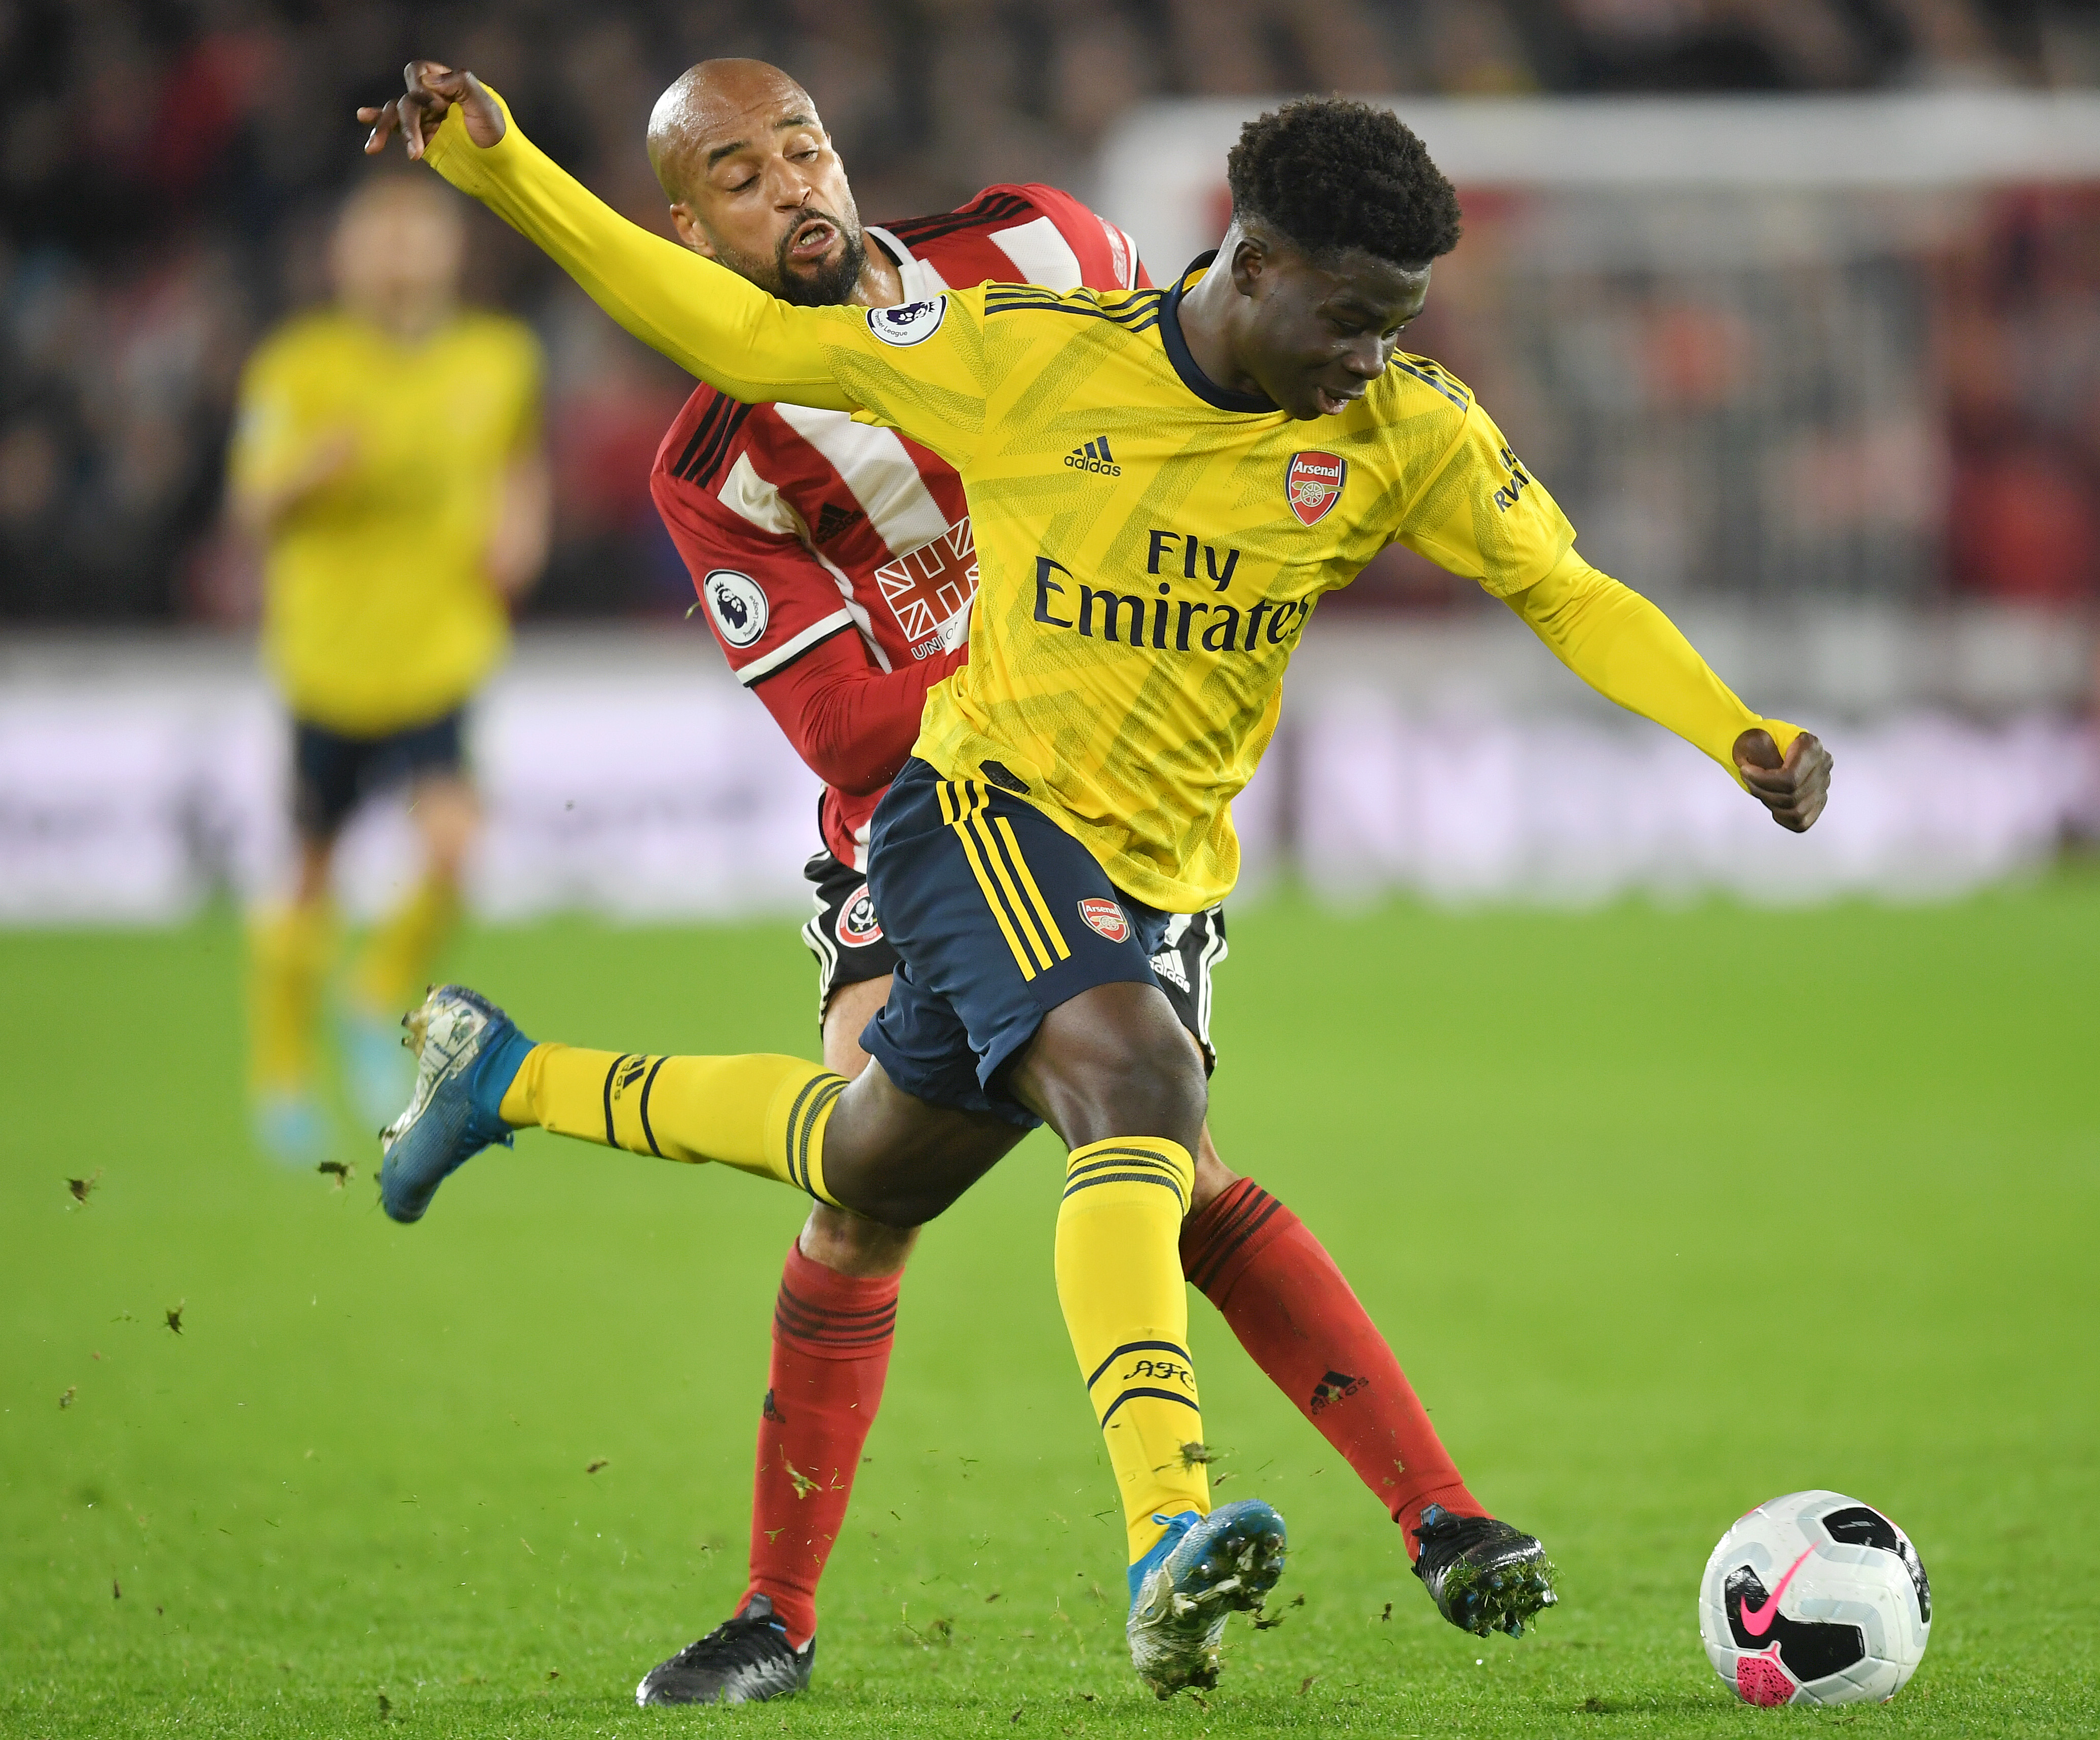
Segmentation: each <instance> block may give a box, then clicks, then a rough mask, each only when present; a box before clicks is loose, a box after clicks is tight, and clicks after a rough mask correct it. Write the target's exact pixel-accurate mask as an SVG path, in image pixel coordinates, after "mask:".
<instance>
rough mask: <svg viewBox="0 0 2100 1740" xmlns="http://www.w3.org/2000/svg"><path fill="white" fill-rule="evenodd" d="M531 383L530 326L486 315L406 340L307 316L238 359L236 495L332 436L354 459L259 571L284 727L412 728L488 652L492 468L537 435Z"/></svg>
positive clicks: (444, 703)
mask: <svg viewBox="0 0 2100 1740" xmlns="http://www.w3.org/2000/svg"><path fill="white" fill-rule="evenodd" d="M540 373H541V369H540V350H539V346H538V344H537V342H536V341H535V340H534V338H533V337H532V332H531V330H530V329H529V328H527V327H526V326H524V325H523V324H521V323H519V322H518V321H516V320H513V319H509V318H507V317H505V316H501V315H487V314H464V315H459V316H457V317H456V318H455V319H452V320H451V321H449V322H448V324H446V325H445V326H444V327H443V328H441V329H440V330H439V331H438V332H436V333H433V334H432V335H431V336H430V337H429V338H427V339H426V340H424V341H422V342H421V343H419V344H403V343H401V342H399V341H397V340H395V339H394V338H392V337H389V336H388V335H387V334H386V333H383V332H382V331H380V330H379V329H378V328H376V327H374V326H372V325H370V324H368V323H366V322H364V321H362V320H360V319H355V318H353V317H352V316H351V315H346V314H341V313H333V312H331V313H325V314H316V315H306V316H303V317H301V318H299V319H294V320H292V321H291V322H289V323H288V324H286V325H285V326H283V327H281V328H279V329H278V330H277V331H276V333H273V334H272V335H271V337H268V338H267V339H266V340H265V341H263V343H262V346H261V347H260V348H259V349H258V350H257V351H256V352H255V354H254V356H253V357H251V358H250V359H249V363H248V367H247V369H246V371H245V373H244V375H243V377H242V380H241V386H240V410H239V415H238V418H237V421H236V425H235V432H234V440H233V451H232V457H231V469H232V477H233V479H234V481H235V482H236V485H252V486H254V487H268V486H269V485H270V483H271V482H272V481H273V480H274V479H276V478H280V477H283V476H285V475H287V474H292V473H295V472H297V471H298V469H300V468H301V467H302V465H306V464H307V463H308V461H309V459H310V457H311V455H312V454H313V453H314V452H315V448H316V447H318V446H319V445H320V444H321V443H325V442H328V441H330V440H333V439H336V438H346V439H347V441H348V443H350V448H351V455H352V457H351V461H350V464H349V465H348V468H347V469H346V470H345V471H344V472H343V474H342V475H341V476H339V477H338V478H336V479H335V481H333V482H330V483H328V484H326V485H324V486H323V487H320V488H319V489H317V490H315V491H313V492H312V493H311V494H310V495H308V496H306V497H305V498H304V499H303V500H300V501H298V502H297V503H296V504H293V506H292V507H291V508H290V509H289V510H288V511H287V512H286V513H285V517H284V518H282V519H281V520H280V522H278V524H277V526H276V528H275V530H274V531H273V532H272V534H271V540H270V547H269V549H268V551H267V555H266V558H265V568H264V581H265V595H264V604H263V628H262V641H263V650H264V654H265V657H266V659H267V661H268V663H269V665H270V667H271V671H272V672H273V673H274V674H275V675H276V678H277V680H278V681H279V683H280V685H282V687H283V689H284V691H285V698H286V699H287V700H288V702H289V703H290V705H291V707H292V710H293V712H294V713H295V714H297V715H298V716H299V717H301V718H302V719H307V720H311V721H313V722H314V723H315V724H317V725H325V726H327V727H329V729H332V730H337V731H342V732H345V733H349V734H351V735H355V736H364V737H369V736H376V735H379V734H381V733H385V732H388V731H392V730H396V729H400V728H402V727H404V726H407V725H416V724H419V723H421V722H422V721H424V720H430V719H435V718H436V717H438V716H439V715H441V714H443V713H445V712H447V711H449V710H450V709H451V708H452V707H456V706H457V705H458V704H459V703H461V701H463V700H465V698H466V697H467V696H468V695H470V694H472V693H473V691H474V689H475V688H476V687H477V686H478V685H479V684H480V683H481V681H483V678H485V677H486V676H487V674H488V672H489V671H490V670H491V669H492V667H494V665H495V664H496V661H497V660H498V659H500V658H501V656H502V654H503V651H504V648H505V642H506V641H507V638H508V636H509V632H510V628H509V616H508V613H507V612H506V610H505V607H504V604H503V601H502V600H501V598H499V597H497V596H496V592H495V591H494V590H493V588H492V587H491V586H490V584H489V582H488V579H487V575H486V572H485V570H484V569H483V558H484V557H485V555H486V553H487V548H488V542H489V537H490V535H491V532H492V530H493V528H494V524H495V515H496V506H497V501H498V492H499V487H500V482H501V476H502V474H503V470H504V468H505V466H506V465H508V464H509V463H510V460H512V459H514V457H516V456H518V455H519V454H520V453H521V452H523V451H524V450H525V449H527V447H530V446H531V445H532V443H535V442H536V440H537V438H538V419H539V399H540ZM433 429H443V431H444V434H445V438H444V439H443V440H442V441H433V440H431V439H430V431H432V430H433Z"/></svg>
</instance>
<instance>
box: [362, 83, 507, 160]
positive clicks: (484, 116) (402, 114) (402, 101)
mask: <svg viewBox="0 0 2100 1740" xmlns="http://www.w3.org/2000/svg"><path fill="white" fill-rule="evenodd" d="M401 82H402V83H403V84H404V86H407V87H408V88H407V89H406V90H404V92H403V93H402V95H399V96H398V97H396V98H395V99H394V100H393V101H392V102H391V103H382V104H380V105H379V107H377V108H361V109H360V110H359V111H358V112H357V118H358V119H359V120H360V121H364V122H365V123H367V124H368V126H370V127H371V129H372V135H371V137H370V138H368V139H366V140H365V142H364V154H365V155H366V156H378V154H379V153H380V152H382V151H384V150H386V141H387V140H388V139H390V138H391V137H392V136H393V134H394V133H395V130H396V129H399V132H400V134H401V143H403V144H404V146H406V147H407V148H408V155H409V156H412V157H420V156H422V154H423V143H424V140H425V139H426V136H427V135H428V134H431V133H435V131H437V130H438V126H439V123H440V122H441V121H443V120H444V118H445V111H446V110H447V109H448V108H451V107H452V104H455V103H457V104H459V105H460V106H461V108H462V109H464V110H465V114H466V136H467V137H468V138H469V139H472V140H473V141H474V143H475V144H477V145H479V146H480V147H481V148H482V149H483V150H484V151H485V150H487V148H489V147H490V146H491V145H493V144H494V143H496V141H497V140H498V139H501V138H502V137H503V127H504V121H503V110H502V108H501V105H500V104H498V103H497V102H496V99H495V98H493V97H492V96H491V95H489V94H488V91H487V87H486V86H483V83H482V81H480V80H479V79H478V78H476V77H474V74H473V73H469V72H465V71H464V70H462V71H457V72H455V71H454V70H453V69H452V68H450V67H448V66H446V65H444V64H443V63H442V62H439V61H435V60H412V61H410V62H409V63H408V65H407V66H405V67H404V68H402V69H401Z"/></svg>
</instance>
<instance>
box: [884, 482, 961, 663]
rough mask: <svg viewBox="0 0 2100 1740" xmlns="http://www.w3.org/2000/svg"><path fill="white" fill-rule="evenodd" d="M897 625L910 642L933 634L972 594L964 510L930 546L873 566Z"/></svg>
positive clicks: (921, 547)
mask: <svg viewBox="0 0 2100 1740" xmlns="http://www.w3.org/2000/svg"><path fill="white" fill-rule="evenodd" d="M875 578H876V584H878V585H880V587H881V588H882V596H883V597H885V598H886V599H888V600H889V608H890V609H891V610H893V611H894V612H896V615H897V621H898V627H900V628H902V629H903V631H904V632H905V634H906V635H907V637H909V638H910V639H911V640H914V641H916V640H919V639H920V638H922V637H924V636H926V635H929V634H931V633H933V632H934V631H935V630H936V629H937V628H939V627H940V626H941V624H942V623H944V622H946V621H947V619H949V618H950V617H951V616H953V615H955V612H956V611H958V610H960V609H962V607H963V606H964V605H966V604H968V602H969V601H970V600H971V599H972V598H973V597H975V596H976V595H977V539H976V537H975V536H974V535H973V534H972V533H971V531H970V518H969V516H968V514H967V513H966V514H964V516H963V517H962V518H960V519H959V520H957V521H956V522H955V524H954V525H952V526H950V527H949V528H948V529H947V530H946V531H945V532H943V533H942V535H940V536H939V537H937V538H936V539H934V540H933V541H932V542H931V543H930V544H920V546H919V548H917V549H915V550H907V551H906V552H905V553H903V554H902V556H900V557H898V558H897V559H896V560H895V561H894V562H885V563H884V564H883V566H881V567H880V568H877V569H876V570H875Z"/></svg>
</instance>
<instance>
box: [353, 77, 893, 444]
mask: <svg viewBox="0 0 2100 1740" xmlns="http://www.w3.org/2000/svg"><path fill="white" fill-rule="evenodd" d="M408 74H409V81H410V84H411V87H412V89H411V92H410V95H408V96H404V98H403V99H399V102H397V103H395V104H388V105H387V106H386V109H385V110H383V111H379V112H375V117H374V118H375V122H376V124H375V126H374V127H373V138H374V139H376V140H377V141H378V143H380V144H381V145H382V147H383V145H384V143H385V139H384V137H383V136H382V128H388V129H389V130H390V126H389V121H388V118H387V117H395V119H394V120H393V121H392V125H399V126H400V127H401V129H402V131H403V133H404V136H405V138H406V139H407V142H408V147H409V150H410V153H411V155H414V156H421V158H422V159H423V161H425V162H426V163H428V164H429V165H430V166H431V167H432V168H433V169H435V170H437V172H438V173H439V174H440V175H442V176H443V177H444V178H445V179H446V180H447V181H448V182H450V183H452V185H453V186H454V187H457V188H458V189H459V190H460V191H461V192H463V193H467V194H470V195H472V196H474V198H476V199H478V200H480V201H481V202H482V203H483V205H486V206H487V207H488V209H490V210H491V211H493V212H494V213H495V214H496V215H497V216H498V217H500V218H502V219H503V220H504V222H506V223H508V224H509V225H510V227H512V228H513V229H514V230H516V231H518V233H519V234H520V235H522V236H524V237H525V238H526V239H527V240H528V241H531V242H533V243H535V244H537V245H538V246H539V247H540V249H544V250H545V252H546V253H548V254H549V255H550V256H551V257H552V258H554V261H555V262H557V263H558V265H559V266H560V267H562V270H563V271H567V273H568V275H570V276H571V278H573V279H575V280H576V282H577V283H578V284H581V285H582V286H583V287H584V289H585V290H586V291H587V292H588V293H589V295H590V297H591V300H592V301H593V302H596V303H597V304H598V306H600V307H601V308H602V309H604V310H605V311H606V312H607V314H609V315H611V316H612V317H613V319H615V320H617V321H619V322H620V324H621V325H622V326H624V327H625V328H627V329H628V331H629V332H630V333H633V334H634V336H635V337H637V338H639V339H640V340H641V341H642V342H643V343H644V344H646V345H647V346H650V347H651V349H653V350H660V351H661V352H663V354H664V355H666V356H668V357H669V358H670V359H672V360H673V362H675V363H678V364H679V366H680V367H682V368H686V369H687V370H689V371H690V372H692V373H694V374H695V375H698V376H699V377H700V378H701V379H703V380H704V381H709V382H711V383H712V384H713V385H715V386H717V387H719V388H720V389H721V390H722V391H723V392H725V393H727V394H730V396H731V397H733V398H736V399H744V400H747V401H749V402H751V403H761V404H762V403H766V402H768V401H770V400H774V399H786V400H787V401H788V402H789V403H794V404H804V405H814V406H818V407H823V408H826V409H829V410H834V411H851V410H856V409H858V408H859V407H858V404H857V403H856V402H855V401H854V399H850V398H849V397H848V396H847V394H845V391H844V390H843V389H842V388H840V385H839V384H838V383H837V381H835V380H834V379H833V378H832V372H831V370H830V368H828V367H827V364H826V360H825V350H824V347H823V344H822V343H821V341H820V337H819V335H820V333H821V325H822V312H821V311H818V310H814V309H794V308H790V307H789V306H787V304H785V303H783V302H776V301H775V300H774V298H773V297H770V296H768V295H767V294H766V293H765V292H764V291H763V290H761V289H758V288H757V286H756V285H755V284H749V283H747V282H746V281H745V280H743V279H742V278H739V277H738V276H737V275H736V274H735V273H734V272H732V271H729V270H728V269H727V268H726V267H721V266H717V265H716V264H715V262H713V261H712V260H708V259H704V258H702V257H701V256H699V254H696V253H690V252H688V251H687V250H686V249H683V248H681V247H679V246H678V245H677V244H676V243H674V242H671V241H668V240H665V239H664V237H662V236H652V235H651V234H650V233H649V231H646V230H645V229H642V227H640V226H639V225H637V224H633V223H630V222H628V221H627V219H626V218H623V217H621V216H620V214H619V213H617V212H615V211H614V210H613V209H612V208H611V207H610V206H609V205H606V204H605V202H604V201H603V200H600V199H599V198H598V196H596V195H595V194H593V193H592V192H590V191H589V189H588V188H586V187H584V186H583V185H582V183H580V182H578V181H577V180H576V178H574V177H573V176H571V175H570V174H567V172H566V171H565V170H562V169H561V168H560V167H559V166H558V165H556V164H555V163H554V161H552V160H551V159H549V157H548V156H546V154H545V152H542V151H540V148H538V147H537V146H536V145H535V144H533V143H532V141H531V140H530V139H527V138H526V137H525V135H524V133H523V130H522V129H521V128H519V127H518V125H517V123H516V122H515V121H514V120H512V119H511V118H510V112H509V110H508V109H507V108H505V105H504V103H503V99H502V98H501V97H500V96H499V95H496V92H494V91H492V90H489V89H488V87H487V86H485V85H483V83H482V82H481V81H480V80H479V79H478V78H476V77H474V75H473V74H472V73H466V72H455V71H452V70H451V69H449V68H442V67H439V66H438V65H436V64H435V63H432V62H427V61H418V62H415V63H412V64H411V65H410V67H409V68H408ZM418 85H420V86H421V87H422V90H423V91H424V92H425V93H426V97H425V99H424V100H422V101H421V102H417V101H416V100H413V98H414V95H415V90H414V87H416V86H418ZM431 96H435V97H440V98H443V99H446V107H445V110H444V112H443V116H442V118H441V119H440V120H439V122H438V125H437V126H436V128H435V131H432V130H430V128H429V126H428V117H429V116H430V113H431V112H433V110H434V108H435V105H434V104H431V103H430V101H429V100H428V98H429V97H431ZM364 113H365V112H364V111H362V110H360V118H362V117H363V116H364ZM491 134H493V137H491V136H490V135H491ZM796 316H801V317H802V318H800V319H797V318H795V317H796ZM812 317H814V318H812Z"/></svg>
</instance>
